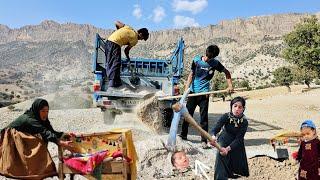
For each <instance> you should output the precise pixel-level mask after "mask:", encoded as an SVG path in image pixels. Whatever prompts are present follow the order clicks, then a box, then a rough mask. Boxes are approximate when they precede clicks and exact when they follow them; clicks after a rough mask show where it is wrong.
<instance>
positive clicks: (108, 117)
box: [103, 110, 116, 124]
mask: <svg viewBox="0 0 320 180" xmlns="http://www.w3.org/2000/svg"><path fill="white" fill-rule="evenodd" d="M115 119H116V113H115V112H113V111H110V110H105V111H103V120H104V123H105V124H113V123H114V120H115Z"/></svg>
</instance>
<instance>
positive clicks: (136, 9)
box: [132, 4, 142, 19]
mask: <svg viewBox="0 0 320 180" xmlns="http://www.w3.org/2000/svg"><path fill="white" fill-rule="evenodd" d="M133 7H134V9H133V11H132V15H133V16H134V17H136V18H137V19H140V18H141V16H142V10H141V8H140V6H139V5H138V4H135V5H134V6H133Z"/></svg>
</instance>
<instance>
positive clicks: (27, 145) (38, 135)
mask: <svg viewBox="0 0 320 180" xmlns="http://www.w3.org/2000/svg"><path fill="white" fill-rule="evenodd" d="M48 113H49V104H48V102H47V101H46V100H44V99H36V100H35V101H34V102H33V104H32V106H31V108H30V109H29V110H27V111H26V112H25V113H24V114H23V115H21V116H19V117H18V118H17V119H16V120H14V121H13V122H12V123H10V124H9V125H8V126H7V127H6V128H5V129H3V130H1V134H0V174H2V175H4V176H6V177H11V178H18V179H43V178H45V177H50V176H54V175H57V171H56V167H55V164H54V162H53V161H52V158H51V156H50V154H49V151H48V149H47V143H48V141H50V142H53V143H55V144H57V145H61V146H63V147H66V148H68V147H69V146H70V143H71V142H70V141H62V140H60V138H61V137H62V136H63V132H57V131H55V130H53V128H52V126H51V124H50V121H49V120H48Z"/></svg>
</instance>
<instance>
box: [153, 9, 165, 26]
mask: <svg viewBox="0 0 320 180" xmlns="http://www.w3.org/2000/svg"><path fill="white" fill-rule="evenodd" d="M165 16H166V13H165V11H164V8H163V7H161V6H158V7H156V8H155V9H154V10H153V21H154V22H155V23H159V22H161V21H162V19H163V18H164V17H165Z"/></svg>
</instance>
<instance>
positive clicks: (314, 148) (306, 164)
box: [297, 120, 320, 180]
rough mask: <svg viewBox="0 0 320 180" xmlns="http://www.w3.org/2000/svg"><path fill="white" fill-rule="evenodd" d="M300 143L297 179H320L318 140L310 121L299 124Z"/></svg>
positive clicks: (319, 142)
mask: <svg viewBox="0 0 320 180" xmlns="http://www.w3.org/2000/svg"><path fill="white" fill-rule="evenodd" d="M300 130H301V134H302V141H301V144H300V148H299V151H298V157H297V160H298V161H299V162H300V167H299V174H298V179H299V180H300V179H310V180H317V179H320V140H319V139H318V137H317V133H316V125H315V124H314V123H313V122H312V121H311V120H306V121H304V122H303V123H302V124H301V128H300Z"/></svg>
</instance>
